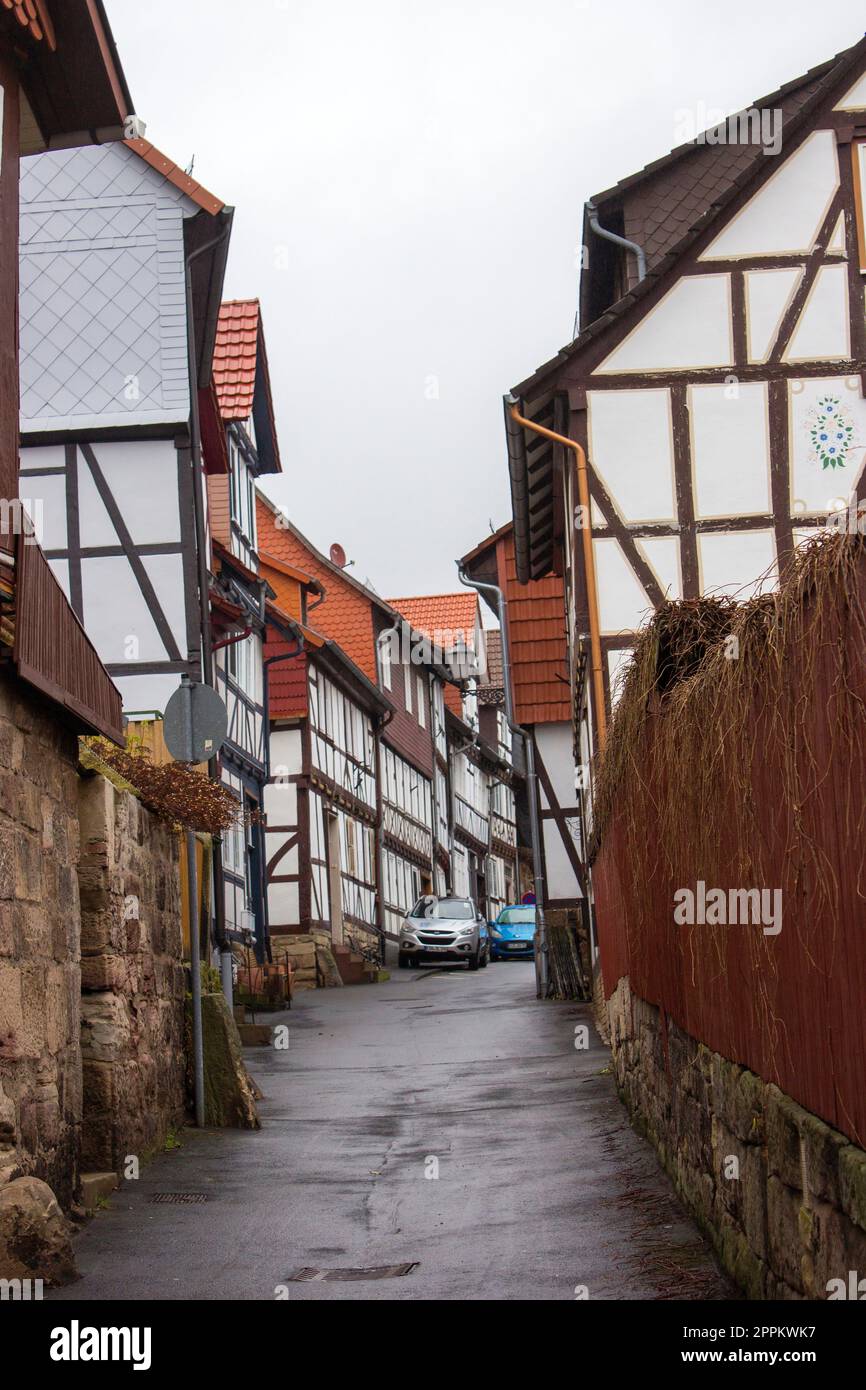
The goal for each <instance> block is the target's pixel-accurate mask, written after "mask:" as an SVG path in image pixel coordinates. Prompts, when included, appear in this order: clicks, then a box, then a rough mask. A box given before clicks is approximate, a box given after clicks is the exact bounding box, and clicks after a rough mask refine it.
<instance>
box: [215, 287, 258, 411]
mask: <svg viewBox="0 0 866 1390" xmlns="http://www.w3.org/2000/svg"><path fill="white" fill-rule="evenodd" d="M260 326H261V307H260V305H259V301H258V300H257V299H234V300H229V301H228V302H227V303H225V304H223V305H222V306H221V308H220V316H219V323H218V325H217V335H216V345H215V347H214V354H213V379H214V385H215V386H216V389H217V397H218V398H219V403H220V412H221V414H222V417H223V420H225V421H229V420H247V419H249V417H250V415H252V413H253V397H254V396H255V391H256V365H257V362H258V347H259V328H260Z"/></svg>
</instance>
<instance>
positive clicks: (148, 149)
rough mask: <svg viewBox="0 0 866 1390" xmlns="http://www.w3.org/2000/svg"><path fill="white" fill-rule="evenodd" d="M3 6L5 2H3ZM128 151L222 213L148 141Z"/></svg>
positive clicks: (129, 143)
mask: <svg viewBox="0 0 866 1390" xmlns="http://www.w3.org/2000/svg"><path fill="white" fill-rule="evenodd" d="M3 2H4V4H5V0H3ZM123 143H124V144H125V145H127V146H128V147H129V149H131V150H134V151H135V153H136V154H137V155H139V156H140V157H141V158H142V159H143V160H144V162H145V163H146V164H149V165H150V167H151V169H155V170H156V172H157V173H158V174H162V176H163V178H164V179H167V180H168V182H169V183H171V184H174V187H175V188H179V189H180V191H181V193H185V194H186V196H187V197H188V198H191V199H192V201H193V202H194V203H198V205H199V207H200V208H204V210H205V212H209V213H210V214H211V216H212V217H216V215H217V213H218V212H222V210H223V208H224V207H225V203H224V202H223V201H222V199H221V198H217V197H216V196H215V194H213V193H208V191H207V189H206V188H203V187H202V185H201V184H200V183H199V182H198V181H197V180H196V179H193V178H190V176H189V174H187V173H185V172H184V170H183V169H181V168H180V167H179V165H177V164H175V162H174V160H172V159H169V157H168V155H167V154H163V153H162V151H161V150H158V149H157V148H156V146H155V145H152V144H151V143H150V141H149V140H124V142H123Z"/></svg>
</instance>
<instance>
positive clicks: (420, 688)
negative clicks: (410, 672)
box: [415, 676, 427, 729]
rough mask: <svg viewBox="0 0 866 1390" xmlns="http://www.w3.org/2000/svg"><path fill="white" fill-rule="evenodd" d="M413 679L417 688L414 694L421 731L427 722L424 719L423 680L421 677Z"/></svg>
mask: <svg viewBox="0 0 866 1390" xmlns="http://www.w3.org/2000/svg"><path fill="white" fill-rule="evenodd" d="M415 679H416V681H417V684H418V688H417V691H416V694H417V696H418V723H419V724H420V725H421V728H422V729H423V728H425V727H426V722H427V721H426V719H425V717H424V678H423V677H422V676H416V678H415Z"/></svg>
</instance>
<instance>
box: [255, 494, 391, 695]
mask: <svg viewBox="0 0 866 1390" xmlns="http://www.w3.org/2000/svg"><path fill="white" fill-rule="evenodd" d="M256 520H257V524H258V536H259V547H260V550H261V551H265V552H267V554H268V555H269V556H274V557H276V559H278V560H282V561H283V563H284V564H286V565H291V566H292V567H293V568H295V569H300V570H303V571H304V573H305V574H308V575H310V576H311V577H312V578H313V579H318V580H319V581H320V582H321V583H322V584H323V585H324V588H325V597H324V599H323V600H322V602H321V603H317V604H316V608H315V614H314V615H312V614H311V618H310V620H311V622H312V623H314V624H315V626H316V629H317V631H319V632H323V633H324V634H325V636H326V637H330V638H331V639H332V640H333V641H334V642H336V643H337V644H338V646H340V647H342V649H343V651H344V652H345V653H346V655H347V656H348V657H349V659H350V660H351V661H353V662H354V663H355V665H356V666H357V667H359V668H360V670H361V671H363V673H364V675H365V676H366V677H367V679H368V680H371V681H372V682H373V683H374V684H377V683H378V675H377V671H376V645H375V637H374V633H373V613H372V608H373V605H374V604H378V605H379V606H380V607H385V606H386V605H384V604H383V603H382V600H381V599H379V598H378V597H377V596H376V595H375V594H374V593H372V591H370V590H366V589H365V588H364V586H363V585H362V584H359V583H358V582H357V580H355V579H352V578H350V576H349V575H344V574H342V573H341V572H340V570H338V569H337V568H336V566H335V565H332V564H331V563H330V561H329V560H326V559H325V556H324V555H322V554H321V553H320V552H319V551H318V550H316V548H315V546H313V545H312V544H311V543H310V542H309V541H308V540H307V539H306V537H304V536H302V535H301V533H300V532H299V531H297V530H296V529H295V528H294V527H293V526H290V525H289V524H288V523H287V522H281V524H280V525H279V526H278V525H277V513H276V509H275V508H274V506H273V504H272V503H270V502H268V501H267V500H266V499H265V498H264V497H262V495H261V493H257V494H256ZM268 579H269V582H270V583H271V584H273V587H274V589H275V590H277V591H278V592H279V587H278V584H277V583H275V582H274V578H273V576H272V575H269V576H268Z"/></svg>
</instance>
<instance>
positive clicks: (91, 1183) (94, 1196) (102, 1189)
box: [81, 1173, 120, 1216]
mask: <svg viewBox="0 0 866 1390" xmlns="http://www.w3.org/2000/svg"><path fill="white" fill-rule="evenodd" d="M119 1186H120V1180H119V1178H118V1176H117V1174H116V1173H82V1174H81V1205H82V1206H83V1207H84V1210H85V1211H86V1212H87V1213H88V1215H89V1216H92V1215H93V1213H94V1212H95V1211H96V1206H97V1203H98V1201H99V1198H100V1197H107V1196H108V1194H109V1192H116V1191H117V1189H118V1187H119Z"/></svg>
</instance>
